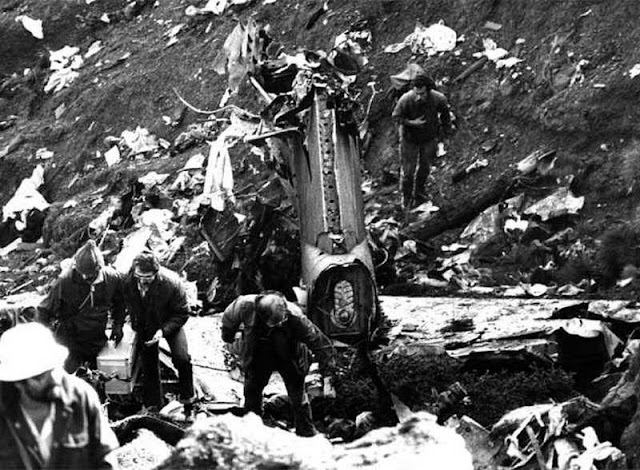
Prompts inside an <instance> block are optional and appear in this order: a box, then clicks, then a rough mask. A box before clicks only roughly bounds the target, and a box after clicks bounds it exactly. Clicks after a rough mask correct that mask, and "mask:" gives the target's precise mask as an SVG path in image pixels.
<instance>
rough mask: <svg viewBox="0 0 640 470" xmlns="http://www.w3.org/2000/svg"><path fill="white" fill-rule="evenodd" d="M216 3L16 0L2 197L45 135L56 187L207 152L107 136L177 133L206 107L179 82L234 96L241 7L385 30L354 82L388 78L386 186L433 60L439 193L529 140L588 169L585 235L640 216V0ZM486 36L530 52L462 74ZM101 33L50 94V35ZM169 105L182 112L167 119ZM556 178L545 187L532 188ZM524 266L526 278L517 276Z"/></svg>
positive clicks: (465, 184) (576, 175) (0, 105)
mask: <svg viewBox="0 0 640 470" xmlns="http://www.w3.org/2000/svg"><path fill="white" fill-rule="evenodd" d="M205 3H207V2H205V1H204V0H202V1H197V0H189V1H178V0H158V1H155V2H153V1H147V0H136V1H134V2H130V3H127V2H125V1H124V0H96V1H93V2H90V1H84V0H48V1H47V2H42V1H38V0H1V1H0V121H8V120H9V117H10V116H11V115H14V116H16V118H11V120H10V121H8V122H10V123H11V124H12V125H10V126H9V125H7V126H6V127H7V128H6V129H5V130H2V131H0V155H2V156H0V175H1V179H2V183H3V184H2V188H0V204H4V203H5V202H6V201H7V200H8V199H9V198H10V197H11V195H12V194H13V192H14V191H15V189H16V187H17V186H18V184H19V183H20V181H21V180H22V178H24V177H26V176H28V175H29V174H30V173H31V171H32V169H33V167H34V166H35V164H36V161H35V159H34V155H35V152H36V150H37V149H39V148H42V147H46V148H48V149H49V150H52V151H54V152H55V156H54V157H53V158H52V159H50V160H47V161H45V162H43V163H45V164H46V166H47V168H46V178H45V180H46V181H45V185H46V190H45V191H44V194H45V197H47V199H48V200H49V201H51V202H59V203H64V202H65V201H67V200H68V199H69V198H71V197H76V198H79V199H81V200H82V197H83V195H85V196H86V195H87V194H89V193H90V192H91V191H93V190H95V189H96V188H98V187H100V186H102V185H104V184H110V185H111V190H112V192H113V193H114V194H115V193H117V192H118V191H121V190H122V189H123V188H124V187H125V186H126V181H127V178H128V177H130V176H133V175H142V174H145V173H148V172H149V171H151V170H155V171H158V172H161V171H174V170H176V169H178V168H180V167H181V166H182V165H183V164H184V163H185V161H186V160H187V159H188V158H189V157H190V156H191V155H193V154H194V153H195V152H196V151H203V150H202V149H203V148H204V144H203V146H201V147H196V148H195V149H192V150H189V151H187V152H182V151H180V150H178V149H176V148H174V147H172V148H171V149H169V151H167V152H166V153H165V154H164V155H163V157H161V158H159V159H153V160H149V159H138V160H134V161H125V162H122V163H120V164H119V165H117V166H114V167H111V168H107V166H106V164H105V162H104V159H103V158H96V152H97V151H100V152H101V154H104V152H105V151H106V150H108V148H109V147H108V146H107V145H106V144H105V138H107V137H108V136H119V135H120V134H121V133H122V132H123V131H125V130H133V129H135V128H136V127H137V126H140V127H143V128H147V129H148V130H149V131H150V132H151V133H152V134H155V135H157V136H158V137H160V138H163V139H166V140H167V141H168V142H170V143H172V142H174V140H175V138H176V137H177V136H178V135H179V134H180V133H181V132H183V131H185V130H186V129H187V128H188V126H189V125H190V124H193V123H198V122H201V121H202V120H203V119H204V118H205V116H204V115H203V114H199V113H196V112H194V111H193V110H191V109H188V108H186V107H185V106H184V105H183V103H182V102H181V101H180V100H179V99H178V96H177V93H179V94H180V96H182V97H184V99H185V100H187V101H188V102H189V103H191V104H192V105H193V106H194V107H197V108H199V109H201V110H215V109H216V108H218V106H219V103H220V101H221V98H222V97H223V94H224V92H225V89H226V86H227V76H220V75H218V74H217V73H216V71H215V70H214V67H215V61H216V57H217V56H218V54H219V53H220V51H221V48H222V45H223V43H224V41H225V39H226V37H227V36H228V34H229V33H230V32H231V31H232V29H233V27H234V26H235V24H236V23H237V21H238V20H241V21H245V20H246V19H247V18H249V17H253V18H254V19H255V20H256V21H257V22H258V23H259V24H262V25H269V26H270V34H271V35H272V36H273V37H274V38H275V39H277V40H279V41H280V42H282V44H283V45H284V47H285V51H287V52H289V53H293V52H295V51H296V50H299V49H307V50H312V51H313V50H319V49H322V50H325V51H328V50H330V49H331V48H332V47H333V42H334V39H335V37H336V36H337V35H339V34H340V33H342V32H344V31H346V30H348V29H350V28H352V27H354V26H356V25H357V26H358V27H359V28H365V29H368V30H369V31H370V32H371V37H372V43H371V47H370V48H369V49H368V50H366V51H365V53H366V55H367V56H368V58H369V63H368V65H367V66H365V67H364V69H363V70H362V71H361V72H360V74H359V75H358V79H357V81H356V83H355V85H354V87H355V93H354V94H358V93H360V95H359V100H360V101H361V104H362V106H363V107H366V105H367V103H368V101H369V98H370V97H371V87H369V86H368V85H367V84H368V83H369V82H371V81H375V82H376V88H377V90H380V91H381V93H379V94H377V95H376V96H375V98H374V100H373V104H372V108H371V115H370V123H371V129H372V135H373V139H372V142H371V145H370V147H369V151H368V153H367V154H366V155H365V156H364V157H363V161H364V163H365V167H366V169H367V170H368V173H369V175H370V176H371V178H372V179H373V182H374V186H377V187H381V186H382V185H384V184H388V183H390V182H392V181H393V174H394V173H395V172H396V171H397V151H396V144H397V138H396V136H395V131H394V129H393V126H392V125H391V121H390V118H389V115H390V113H391V109H392V106H393V98H394V95H393V93H390V92H389V89H390V79H389V77H390V75H392V74H395V73H398V72H400V71H402V70H403V69H404V68H405V66H406V65H407V63H409V62H415V63H418V64H420V65H422V66H423V67H424V68H425V69H426V70H427V71H428V72H430V73H431V74H433V76H434V77H435V79H436V81H437V82H438V85H439V87H440V89H441V90H442V91H444V92H445V93H446V94H447V96H448V97H449V100H450V103H451V106H452V111H453V112H454V114H455V116H456V125H457V133H456V134H455V135H454V136H453V137H452V138H451V140H450V142H449V146H448V148H447V155H446V156H445V157H444V158H443V159H441V160H440V161H439V163H438V165H437V168H436V169H435V170H434V171H433V172H432V176H431V180H430V183H429V191H430V195H431V197H432V200H433V202H434V203H435V204H436V205H438V206H441V207H456V206H460V205H464V204H466V203H467V202H468V201H470V200H473V199H474V198H475V197H477V196H479V195H480V194H482V192H483V191H485V190H486V188H488V187H489V186H490V185H491V182H492V181H495V180H496V179H497V178H498V177H499V176H500V175H501V174H503V173H504V172H505V171H508V170H509V169H513V167H514V165H515V164H516V163H517V162H518V161H520V160H521V159H523V158H524V157H526V156H527V155H528V154H530V153H531V152H533V151H535V150H539V149H542V150H550V149H554V150H556V151H557V155H558V161H557V163H556V167H555V169H554V173H553V178H552V180H551V181H552V182H553V183H552V185H555V184H557V181H558V180H559V179H560V180H561V179H564V178H567V177H568V176H569V175H573V181H572V186H571V187H572V189H573V190H574V193H575V194H576V195H578V196H580V195H583V196H585V207H584V209H583V210H582V212H581V215H580V218H579V219H578V221H577V224H575V228H576V230H577V231H578V233H579V235H580V237H585V239H587V238H588V239H589V240H593V239H594V238H595V237H598V236H600V235H602V233H603V232H604V231H605V230H606V229H608V228H611V227H612V226H614V225H615V224H618V223H620V222H622V221H627V220H635V216H636V207H637V204H638V202H639V198H638V191H637V189H636V187H635V184H634V182H635V179H636V177H637V175H638V174H639V173H640V163H638V154H639V150H638V141H637V140H636V139H637V138H636V135H637V133H638V131H639V130H640V129H639V126H640V114H639V113H640V111H638V109H637V106H636V102H637V99H638V94H639V92H640V78H634V75H633V74H630V71H631V70H632V68H633V67H634V65H635V64H636V63H640V51H639V50H638V48H637V44H638V41H639V40H640V28H639V27H638V26H637V21H636V19H637V18H638V14H639V13H640V5H638V3H637V2H636V1H634V0H616V1H610V2H602V1H585V0H582V1H580V0H573V1H566V2H557V1H553V0H540V1H537V2H530V1H528V2H525V1H523V0H514V1H510V2H504V1H499V0H454V1H441V0H436V1H432V2H423V1H418V0H395V1H394V0H353V1H349V2H339V1H337V0H334V1H329V2H328V10H327V11H323V12H321V10H320V9H321V8H322V4H323V2H321V1H318V0H303V1H296V0H276V1H274V2H262V1H249V2H247V3H246V4H245V5H236V6H230V7H229V8H228V9H227V10H226V11H225V12H224V13H223V14H222V15H220V16H216V15H213V14H202V15H195V16H188V15H187V14H186V13H185V12H186V10H187V7H189V6H195V7H197V8H201V7H203V6H204V4H205ZM319 13H321V14H320V15H319V18H318V20H317V21H316V22H315V23H314V24H313V25H311V24H309V20H310V19H311V18H312V17H313V15H314V14H319ZM105 14H106V17H105ZM18 15H28V16H30V17H32V18H37V19H41V20H42V21H43V32H44V39H42V40H40V39H36V38H34V37H33V36H32V35H31V34H30V33H29V32H27V31H26V30H25V29H24V28H23V26H22V25H21V24H20V23H18V22H16V17H18ZM105 18H108V23H107V22H105ZM440 20H442V21H443V22H444V24H446V25H447V26H449V27H450V28H452V29H453V30H455V31H456V33H457V35H458V43H457V46H456V48H455V50H453V51H450V52H443V53H439V54H436V55H432V56H428V55H426V54H418V55H412V53H411V50H410V49H409V48H404V49H402V50H401V51H400V52H397V53H385V52H384V48H385V47H386V46H388V45H390V44H394V43H398V42H401V41H402V40H403V39H404V38H405V37H406V36H407V35H409V34H410V33H411V32H413V30H414V28H415V26H416V22H420V23H421V24H423V25H425V26H428V25H431V24H433V23H436V22H438V21H440ZM488 22H489V23H488ZM177 25H183V26H182V27H181V29H179V31H178V32H177V34H176V35H175V37H176V38H177V42H176V43H174V44H172V45H168V43H169V41H170V35H169V32H170V30H171V29H172V28H174V27H176V26H177ZM174 31H175V30H174ZM488 38H491V39H493V40H494V41H495V43H496V44H497V45H498V47H503V48H505V49H507V50H508V51H509V54H510V56H513V57H517V58H519V59H522V61H521V62H519V63H517V64H515V65H514V66H513V67H511V68H501V69H498V68H497V67H496V65H495V64H494V63H492V62H490V61H488V62H487V63H486V64H484V65H483V66H482V67H481V68H479V69H478V70H476V71H474V72H473V73H471V74H470V75H469V76H468V78H465V79H458V80H457V81H456V80H455V78H456V77H458V76H459V75H460V74H462V73H463V72H464V71H465V70H467V69H468V68H469V67H470V66H471V65H472V64H473V63H474V62H476V61H477V57H474V55H473V54H474V53H477V52H481V51H482V50H483V49H484V47H483V40H484V39H488ZM95 41H101V44H102V46H103V48H102V49H101V50H100V51H99V52H98V53H97V54H95V55H93V56H91V57H89V58H86V59H85V61H84V64H83V66H82V67H81V68H79V69H78V72H79V75H78V77H77V78H76V79H75V81H73V83H71V84H70V86H69V87H67V88H64V89H62V90H61V91H58V92H53V93H45V92H44V91H43V87H44V85H45V84H46V82H47V78H48V74H49V70H48V66H49V64H48V57H49V53H48V51H52V50H58V49H60V48H62V47H63V46H65V45H68V46H77V47H79V48H80V53H82V54H84V53H86V52H87V51H88V49H89V46H90V45H91V44H93V43H94V42H95ZM26 69H29V70H28V71H27V70H26ZM176 92H177V93H176ZM230 103H234V104H238V105H239V106H241V107H243V108H245V109H247V110H250V111H251V112H253V113H258V112H259V110H260V106H261V105H260V103H259V99H258V96H257V94H256V92H255V90H254V89H253V88H252V87H251V86H249V85H247V84H245V85H243V86H242V87H241V89H240V93H239V94H238V95H237V96H234V97H232V98H231V100H230ZM163 116H167V117H169V118H170V119H169V120H170V121H173V123H172V124H175V123H177V124H176V125H167V123H166V122H165V120H163ZM477 158H487V159H488V162H489V165H488V167H486V168H484V169H482V170H481V171H478V172H476V173H474V174H472V175H470V176H469V177H468V178H466V179H464V180H463V181H462V182H460V183H457V184H453V183H452V182H451V177H452V175H453V174H454V173H455V172H456V171H459V170H460V169H463V168H465V167H466V166H467V165H469V164H470V163H472V162H473V161H474V160H475V159H477ZM240 160H241V158H240V157H238V156H234V166H240V164H241V162H240ZM390 175H391V177H390ZM74 179H75V182H74V184H70V183H71V182H72V180H74ZM548 189H549V188H544V187H543V188H540V187H538V188H537V189H536V190H535V191H534V193H536V194H544V193H545V190H548ZM391 197H392V199H391V200H390V201H388V202H393V203H395V202H397V194H392V196H391ZM98 210H99V208H96V209H89V208H88V207H86V206H84V207H83V206H82V204H81V205H80V206H78V207H77V208H76V209H74V210H71V211H70V212H66V213H65V215H66V217H68V218H72V219H75V222H76V223H78V221H79V220H83V221H86V220H88V219H89V218H90V217H91V216H92V215H93V216H95V215H96V214H97V213H98ZM87 211H88V212H89V213H87ZM93 212H95V213H93ZM460 228H462V227H460ZM457 234H458V232H452V233H450V234H448V235H446V234H445V235H444V236H443V237H441V239H442V240H439V241H452V240H454V239H455V238H456V236H457ZM515 270H516V271H517V269H515ZM507 277H508V276H507ZM510 279H511V280H513V281H517V280H519V279H518V276H517V275H514V276H511V278H510Z"/></svg>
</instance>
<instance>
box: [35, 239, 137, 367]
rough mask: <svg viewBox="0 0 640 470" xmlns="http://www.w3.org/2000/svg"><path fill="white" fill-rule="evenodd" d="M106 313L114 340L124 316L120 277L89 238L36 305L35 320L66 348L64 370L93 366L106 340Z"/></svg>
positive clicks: (118, 338)
mask: <svg viewBox="0 0 640 470" xmlns="http://www.w3.org/2000/svg"><path fill="white" fill-rule="evenodd" d="M109 314H111V318H112V320H113V322H112V323H113V324H112V329H111V338H110V339H112V340H114V341H115V342H116V344H117V343H119V342H120V341H121V340H122V336H123V332H122V326H123V325H124V320H125V309H124V298H123V293H122V279H121V276H120V275H119V274H118V273H117V271H116V270H115V269H113V268H111V267H107V266H105V264H104V259H103V257H102V253H101V252H100V250H99V249H98V247H97V246H96V243H95V242H94V241H93V240H89V241H88V242H87V243H86V244H85V245H83V246H82V247H81V248H80V249H79V250H78V251H77V252H76V254H75V256H74V257H73V267H72V268H71V269H70V270H67V271H65V272H63V273H62V274H61V275H60V277H59V278H58V279H57V281H56V282H55V283H54V284H53V286H52V287H51V289H50V291H49V294H48V295H47V297H46V298H45V299H44V300H43V301H42V302H41V303H40V305H39V306H38V308H37V319H38V321H39V322H41V323H43V324H45V325H47V326H50V327H52V328H53V329H54V331H55V335H56V339H57V340H58V341H60V343H62V344H63V345H65V346H66V347H67V348H68V349H69V357H68V358H67V361H66V363H65V369H66V370H67V371H68V372H74V371H75V370H76V369H77V368H78V367H79V366H81V365H82V364H84V363H88V364H89V366H90V367H92V368H95V367H96V357H97V355H98V353H99V352H100V350H101V349H102V348H103V347H104V345H105V344H106V342H107V336H106V333H105V330H106V328H107V322H108V319H109Z"/></svg>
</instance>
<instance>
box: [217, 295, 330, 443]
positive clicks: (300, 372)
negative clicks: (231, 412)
mask: <svg viewBox="0 0 640 470" xmlns="http://www.w3.org/2000/svg"><path fill="white" fill-rule="evenodd" d="M241 324H244V330H243V334H242V352H241V362H242V368H243V370H244V373H245V382H244V407H245V410H246V411H252V412H254V413H256V414H258V415H261V414H262V391H263V390H264V387H265V386H266V385H267V383H268V382H269V378H270V377H271V374H272V373H273V372H274V371H277V372H278V373H279V374H280V376H281V377H282V379H283V380H284V383H285V386H286V387H287V393H288V395H289V400H290V402H291V406H292V408H293V416H294V423H295V427H296V434H298V435H300V436H313V435H315V434H316V429H315V426H314V425H313V420H312V417H311V406H310V404H309V399H308V397H307V394H306V392H305V388H304V379H305V376H306V375H307V372H308V371H309V357H308V351H309V349H311V350H312V351H313V352H314V354H315V355H316V356H317V358H318V360H319V363H320V370H324V369H325V368H326V367H327V365H328V364H329V363H330V362H331V361H332V360H333V355H334V349H333V345H332V344H331V341H330V340H329V338H327V337H326V336H325V335H324V334H323V333H322V332H321V331H320V329H318V327H317V326H316V325H314V324H313V323H312V322H311V321H310V320H309V319H308V318H307V317H306V316H304V314H303V313H302V311H301V310H300V308H299V307H298V306H297V305H296V304H294V303H292V302H289V301H287V299H286V298H285V297H284V296H283V295H282V294H281V293H280V292H275V291H267V292H265V293H263V294H261V295H255V294H249V295H242V296H240V297H238V298H237V299H236V300H235V301H233V302H232V303H231V305H229V306H228V307H227V308H226V310H225V311H224V314H223V315H222V339H223V340H224V341H225V342H226V343H233V342H234V340H235V335H236V333H237V332H238V330H239V328H240V325H241ZM308 348H309V349H308Z"/></svg>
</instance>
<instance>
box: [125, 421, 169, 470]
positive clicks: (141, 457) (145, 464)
mask: <svg viewBox="0 0 640 470" xmlns="http://www.w3.org/2000/svg"><path fill="white" fill-rule="evenodd" d="M171 449H172V447H171V446H170V445H169V444H167V443H166V442H164V441H163V440H162V439H160V438H159V437H157V436H156V435H155V434H154V433H153V432H151V431H149V430H148V429H140V430H139V431H138V436H137V437H136V438H135V439H133V440H132V441H131V442H128V443H127V444H125V445H123V446H122V447H120V448H119V449H117V450H115V451H114V452H113V458H114V460H115V461H116V462H117V464H118V465H117V468H119V469H122V470H145V469H149V468H155V467H156V465H158V464H160V463H162V461H163V460H165V459H167V458H168V457H169V456H170V455H171Z"/></svg>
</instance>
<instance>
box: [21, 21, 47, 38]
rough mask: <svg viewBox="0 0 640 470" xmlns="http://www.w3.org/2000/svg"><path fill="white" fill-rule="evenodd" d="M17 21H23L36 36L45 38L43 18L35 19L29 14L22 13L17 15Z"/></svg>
mask: <svg viewBox="0 0 640 470" xmlns="http://www.w3.org/2000/svg"><path fill="white" fill-rule="evenodd" d="M16 22H18V23H22V26H23V27H24V29H26V30H27V31H29V32H30V33H31V35H32V36H33V37H34V38H36V39H44V33H43V32H42V20H35V19H33V18H31V17H29V16H27V15H20V16H18V17H16Z"/></svg>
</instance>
